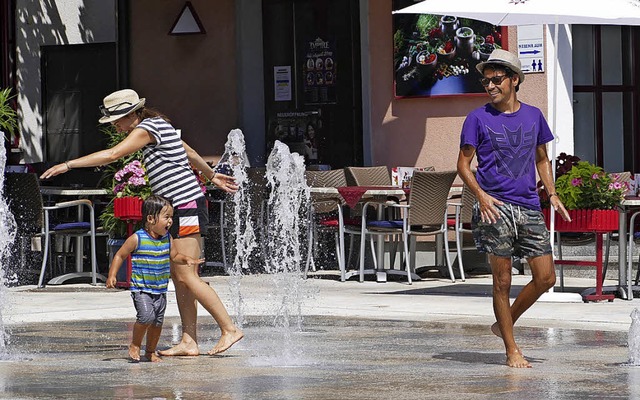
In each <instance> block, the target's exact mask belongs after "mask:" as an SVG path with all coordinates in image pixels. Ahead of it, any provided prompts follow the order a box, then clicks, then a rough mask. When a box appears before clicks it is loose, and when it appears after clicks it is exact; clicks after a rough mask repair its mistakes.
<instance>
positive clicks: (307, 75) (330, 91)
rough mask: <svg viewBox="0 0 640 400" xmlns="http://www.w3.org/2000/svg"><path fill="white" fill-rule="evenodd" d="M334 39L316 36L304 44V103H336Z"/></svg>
mask: <svg viewBox="0 0 640 400" xmlns="http://www.w3.org/2000/svg"><path fill="white" fill-rule="evenodd" d="M335 56H336V51H335V41H333V40H324V39H322V38H320V37H317V38H315V39H313V40H308V41H307V42H306V44H305V49H304V57H302V60H303V63H304V64H303V66H302V71H303V76H304V84H303V87H304V102H305V104H332V103H336V77H337V65H336V60H335Z"/></svg>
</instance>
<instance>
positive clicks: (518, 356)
mask: <svg viewBox="0 0 640 400" xmlns="http://www.w3.org/2000/svg"><path fill="white" fill-rule="evenodd" d="M507 365H508V366H510V367H512V368H531V364H529V361H527V360H526V359H525V358H524V356H523V355H522V353H520V352H519V351H517V352H515V353H511V354H507Z"/></svg>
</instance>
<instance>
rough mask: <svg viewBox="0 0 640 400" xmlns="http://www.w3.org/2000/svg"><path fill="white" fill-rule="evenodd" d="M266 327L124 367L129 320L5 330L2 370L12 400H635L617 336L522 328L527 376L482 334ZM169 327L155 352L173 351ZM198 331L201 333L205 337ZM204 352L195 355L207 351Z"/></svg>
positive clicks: (352, 326) (632, 373) (315, 321)
mask: <svg viewBox="0 0 640 400" xmlns="http://www.w3.org/2000/svg"><path fill="white" fill-rule="evenodd" d="M267 320H268V317H260V318H258V317H251V316H249V317H247V321H246V323H245V332H246V337H245V340H243V341H242V342H239V343H238V344H237V345H236V346H234V347H233V348H232V349H230V350H229V351H228V352H227V353H225V354H223V355H221V356H206V355H201V356H199V357H180V358H164V361H163V362H162V363H159V364H152V363H138V364H133V363H129V362H128V360H127V358H126V345H127V343H128V342H129V340H130V338H129V335H130V331H131V329H130V328H131V327H130V326H129V324H130V322H129V321H115V320H110V321H97V322H86V321H84V322H77V323H76V322H72V323H55V324H32V325H21V326H14V327H13V328H12V332H11V343H10V346H9V347H10V349H11V357H10V358H9V359H7V360H4V361H1V362H0V397H1V398H11V399H19V398H24V399H45V398H83V399H144V398H148V399H152V398H155V399H163V398H164V399H211V398H216V399H347V398H348V399H391V398H398V397H401V398H403V399H425V398H439V399H442V398H466V399H475V398H486V397H487V396H491V397H492V398H527V399H535V398H539V399H553V398H558V399H560V398H562V399H565V398H586V397H590V398H611V397H620V398H638V397H639V396H640V388H639V386H638V385H637V383H638V382H640V368H638V367H629V366H626V365H624V363H625V362H626V360H627V357H628V354H627V349H626V346H625V343H626V333H625V332H603V331H586V330H570V329H566V330H564V329H552V330H550V329H543V328H519V329H518V331H517V335H518V338H519V339H520V343H521V345H522V347H523V351H524V352H525V354H526V355H527V356H528V357H529V359H530V360H531V361H532V364H533V368H532V369H529V370H513V369H510V368H507V367H505V366H504V365H503V361H504V357H503V354H502V352H503V347H502V344H501V342H500V341H499V340H498V339H497V338H496V337H494V336H493V335H492V334H491V333H490V332H489V331H488V329H487V327H486V326H478V325H465V324H448V323H433V322H411V321H389V320H365V319H346V318H325V317H307V318H305V321H304V328H303V330H302V331H301V332H294V333H293V339H292V341H291V342H290V343H289V344H288V345H287V346H286V348H284V347H283V345H282V341H281V340H279V332H278V331H277V329H276V328H268V327H266V326H268V321H267ZM177 323H179V320H178V319H177V318H173V317H172V318H168V320H167V321H166V323H165V328H164V332H163V333H164V334H163V337H162V339H161V341H160V343H161V344H165V345H167V346H168V345H169V343H170V342H171V340H172V335H171V334H172V325H174V324H177ZM214 328H215V327H214V326H213V325H203V326H202V327H200V328H199V331H202V332H205V331H209V332H210V331H211V330H213V329H214ZM213 344H214V342H213V339H211V340H210V341H208V342H204V343H201V351H202V352H203V353H205V352H206V350H207V349H208V348H209V347H211V346H213Z"/></svg>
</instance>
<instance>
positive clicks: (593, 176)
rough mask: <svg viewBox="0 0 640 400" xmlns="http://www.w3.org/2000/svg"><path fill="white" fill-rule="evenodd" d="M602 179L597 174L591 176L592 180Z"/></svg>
mask: <svg viewBox="0 0 640 400" xmlns="http://www.w3.org/2000/svg"><path fill="white" fill-rule="evenodd" d="M598 178H600V175H598V174H597V173H595V174H593V175H591V179H598Z"/></svg>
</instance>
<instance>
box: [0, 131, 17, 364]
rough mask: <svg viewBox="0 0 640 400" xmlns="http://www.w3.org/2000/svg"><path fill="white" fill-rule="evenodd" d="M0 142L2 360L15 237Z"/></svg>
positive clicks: (4, 157) (4, 152)
mask: <svg viewBox="0 0 640 400" xmlns="http://www.w3.org/2000/svg"><path fill="white" fill-rule="evenodd" d="M0 142H2V144H0V359H2V358H5V357H6V355H7V344H8V342H9V336H8V334H7V332H6V330H5V326H4V319H3V311H4V307H5V305H6V304H7V299H6V293H7V291H6V287H7V278H6V277H5V274H6V271H5V270H4V268H5V266H6V265H7V258H8V257H9V256H10V254H9V253H10V249H11V245H12V244H13V241H14V240H15V237H16V221H15V219H14V217H13V214H11V212H10V211H9V206H8V204H7V200H6V199H5V197H4V170H5V165H6V163H7V153H6V150H5V147H4V140H1V141H0Z"/></svg>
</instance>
